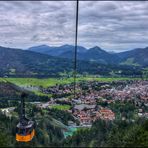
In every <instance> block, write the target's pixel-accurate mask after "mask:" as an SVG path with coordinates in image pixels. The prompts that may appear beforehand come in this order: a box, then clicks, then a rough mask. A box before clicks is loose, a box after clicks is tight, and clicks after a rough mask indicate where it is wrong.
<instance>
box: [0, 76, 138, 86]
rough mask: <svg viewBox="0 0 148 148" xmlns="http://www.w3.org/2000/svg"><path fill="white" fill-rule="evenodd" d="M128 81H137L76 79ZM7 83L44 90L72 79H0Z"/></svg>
mask: <svg viewBox="0 0 148 148" xmlns="http://www.w3.org/2000/svg"><path fill="white" fill-rule="evenodd" d="M129 79H138V78H105V77H103V78H93V77H80V78H77V82H78V81H92V80H95V81H101V82H111V81H119V80H129ZM5 80H7V81H9V82H11V83H14V84H16V85H18V86H36V87H38V86H42V87H44V88H46V87H48V86H55V85H56V84H68V83H72V82H73V78H63V79H61V78H59V79H57V78H46V79H38V78H5V79H4V78H0V81H5Z"/></svg>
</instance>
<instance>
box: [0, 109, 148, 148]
mask: <svg viewBox="0 0 148 148" xmlns="http://www.w3.org/2000/svg"><path fill="white" fill-rule="evenodd" d="M34 113H35V114H37V116H36V121H37V126H36V135H35V137H34V139H33V140H32V141H31V142H29V143H18V142H16V141H15V126H16V124H17V122H18V118H16V117H11V118H9V117H6V116H5V115H3V114H2V113H0V125H1V127H0V146H21V147H23V146H25V147H26V146H29V147H31V146H48V147H49V146H53V147H100V146H101V147H127V146H128V147H129V146H130V147H137V146H138V147H147V146H148V120H146V119H142V118H141V119H139V120H137V121H135V122H127V121H114V122H105V121H104V120H97V121H95V122H94V123H93V125H92V127H91V128H87V129H86V128H83V129H80V130H78V131H77V132H76V133H74V135H73V136H72V137H67V138H66V139H64V136H63V132H62V131H63V130H66V129H64V128H65V127H64V124H62V123H60V124H59V123H58V124H57V122H56V121H57V120H56V119H54V118H53V117H52V116H58V112H57V113H56V112H54V114H57V115H53V114H52V115H49V112H48V113H45V112H41V110H38V109H35V108H34ZM66 119H67V118H64V119H63V118H61V121H62V122H65V123H66V121H64V120H66Z"/></svg>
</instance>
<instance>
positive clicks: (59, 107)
mask: <svg viewBox="0 0 148 148" xmlns="http://www.w3.org/2000/svg"><path fill="white" fill-rule="evenodd" d="M70 107H71V106H70V105H53V106H51V108H54V109H58V110H69V109H70Z"/></svg>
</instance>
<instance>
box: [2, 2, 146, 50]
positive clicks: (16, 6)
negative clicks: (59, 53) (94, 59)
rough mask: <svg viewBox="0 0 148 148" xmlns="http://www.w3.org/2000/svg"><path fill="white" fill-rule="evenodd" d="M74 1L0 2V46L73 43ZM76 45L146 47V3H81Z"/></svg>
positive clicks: (25, 46) (110, 47)
mask: <svg viewBox="0 0 148 148" xmlns="http://www.w3.org/2000/svg"><path fill="white" fill-rule="evenodd" d="M75 9H76V2H75V1H57V2H56V1H44V2H43V1H42V2H40V1H30V2H29V1H23V2H18V1H11V2H9V1H0V45H1V46H7V47H17V48H23V49H26V48H28V47H30V46H36V45H40V44H47V45H49V46H59V45H63V44H74V35H75ZM78 43H79V45H82V46H85V47H86V48H90V47H93V46H100V47H101V48H103V49H105V50H108V51H116V52H120V51H124V50H130V49H133V48H137V47H146V46H148V1H145V2H144V1H142V2H138V1H134V2H131V1H124V2H123V1H119V2H117V1H100V2H99V1H90V2H89V1H87V2H86V1H80V7H79V36H78Z"/></svg>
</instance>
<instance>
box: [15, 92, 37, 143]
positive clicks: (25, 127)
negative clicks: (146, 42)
mask: <svg viewBox="0 0 148 148" xmlns="http://www.w3.org/2000/svg"><path fill="white" fill-rule="evenodd" d="M25 97H26V94H25V93H22V95H21V116H20V121H19V123H18V124H17V126H16V140H17V141H19V142H29V141H31V140H32V139H33V137H34V135H35V122H34V121H31V120H29V119H27V118H26V117H25V103H24V98H25Z"/></svg>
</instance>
